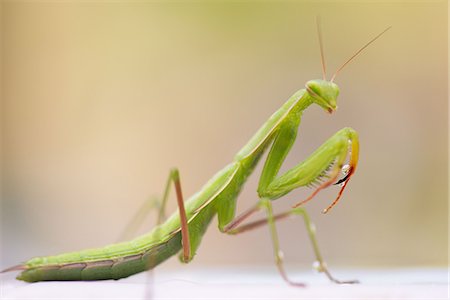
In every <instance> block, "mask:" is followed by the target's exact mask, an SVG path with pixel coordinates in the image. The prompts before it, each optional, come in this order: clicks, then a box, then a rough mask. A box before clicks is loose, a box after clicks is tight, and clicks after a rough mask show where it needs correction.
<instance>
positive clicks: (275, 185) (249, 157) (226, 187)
mask: <svg viewBox="0 0 450 300" xmlns="http://www.w3.org/2000/svg"><path fill="white" fill-rule="evenodd" d="M317 27H318V36H319V44H320V54H321V62H322V74H323V78H322V79H314V80H310V81H308V82H306V84H305V88H302V89H300V90H298V91H297V92H295V93H294V94H293V95H292V96H291V97H290V98H289V99H288V100H287V101H286V102H285V103H284V104H283V105H282V106H281V107H280V108H279V109H278V110H277V111H276V112H275V113H274V114H273V115H272V116H271V117H270V118H269V119H268V120H267V121H266V122H265V123H264V124H263V125H262V127H261V128H260V129H259V130H258V131H257V132H256V133H255V134H254V136H253V137H252V138H251V139H250V141H249V142H248V143H247V144H246V145H244V146H243V147H242V149H241V150H240V151H239V152H238V153H237V154H236V155H235V157H234V159H233V161H232V162H231V163H230V164H228V165H226V166H225V167H224V168H223V169H221V170H220V171H218V172H217V173H216V174H215V175H214V176H213V177H212V178H211V179H210V180H209V181H208V182H207V183H206V184H205V185H204V186H203V187H202V188H201V189H200V191H198V192H197V193H196V194H194V195H193V196H191V197H190V198H189V199H187V200H186V201H184V197H183V192H182V187H181V179H180V173H179V171H178V169H176V168H175V169H172V170H171V171H170V172H169V176H168V179H167V183H166V186H165V189H164V194H163V197H162V199H161V203H160V205H159V218H158V225H157V226H156V227H155V228H154V229H153V230H152V231H150V232H149V233H147V234H144V235H142V236H139V237H137V238H135V239H133V240H131V241H128V242H121V243H117V244H112V245H109V246H105V247H103V248H97V249H87V250H82V251H78V252H70V253H64V254H60V255H55V256H47V257H36V258H32V259H30V260H28V261H26V262H24V263H23V264H20V265H17V266H14V267H11V268H8V269H6V270H4V271H2V272H7V271H21V273H20V274H19V275H18V276H17V279H19V280H23V281H26V282H37V281H48V280H104V279H120V278H124V277H128V276H130V275H133V274H136V273H139V272H143V271H145V270H149V269H152V268H154V267H155V266H157V265H158V264H160V263H162V262H163V261H165V260H167V259H168V258H170V257H171V256H173V255H175V254H177V253H179V254H180V255H179V258H180V260H181V261H182V262H184V263H188V262H190V261H191V260H192V259H193V258H194V256H195V253H196V251H197V249H198V247H199V245H200V242H201V240H202V237H203V235H204V233H205V231H206V229H207V228H208V225H209V224H210V223H211V221H212V219H213V218H214V217H215V216H217V219H218V227H219V230H220V231H221V232H223V233H226V234H232V235H236V234H240V233H243V232H246V231H248V230H252V229H255V228H258V227H260V226H263V225H268V227H269V230H270V235H271V239H272V245H273V250H274V258H275V264H276V266H277V268H278V271H279V273H280V275H281V277H282V278H283V279H284V280H285V281H286V282H287V283H288V284H291V285H295V286H305V284H304V283H302V282H296V281H292V280H291V279H290V278H289V276H288V274H287V273H286V271H285V269H284V264H283V258H282V253H281V250H280V244H279V239H278V234H277V229H276V222H277V221H279V220H282V219H285V218H286V217H288V216H301V217H302V218H303V220H304V223H305V226H306V229H307V232H308V235H309V239H310V241H311V244H312V248H313V252H314V254H315V258H316V261H317V265H318V266H317V269H318V271H319V272H322V273H324V274H325V275H326V276H327V277H328V278H329V279H330V280H331V281H332V282H335V283H339V284H345V283H348V284H349V283H356V282H357V281H356V280H338V279H336V278H335V277H333V276H332V275H331V273H330V271H329V270H328V268H327V266H326V264H325V261H324V259H323V257H322V255H321V253H320V250H319V246H318V243H317V240H316V235H315V229H314V225H313V223H312V222H311V220H310V217H309V215H308V213H307V212H306V210H305V209H304V208H303V207H302V205H303V204H305V203H306V202H308V201H310V200H311V199H313V198H314V197H315V196H316V195H317V194H318V193H319V192H320V191H321V190H323V189H325V188H328V187H330V186H332V185H339V186H340V189H339V192H338V194H337V196H336V198H335V200H334V201H333V202H332V203H331V204H330V205H329V206H328V207H327V208H325V209H324V210H323V213H327V212H328V211H329V210H330V209H331V208H332V207H333V206H334V205H335V204H336V203H337V202H338V201H339V199H340V198H341V196H342V193H343V191H344V189H345V188H346V187H347V184H348V182H349V180H350V178H351V177H352V176H353V175H354V173H355V170H356V167H357V164H358V156H359V139H358V133H357V132H356V131H355V130H353V129H352V128H350V127H346V128H343V129H341V130H339V131H338V132H337V133H335V134H334V135H333V136H332V137H330V138H329V139H328V140H327V141H325V142H324V143H323V144H322V145H321V146H320V147H319V148H317V150H315V151H314V152H313V153H312V154H311V155H310V156H309V157H307V158H306V159H305V160H303V161H302V162H300V163H299V164H297V165H296V166H294V167H292V168H291V169H289V170H288V171H286V172H285V173H283V174H279V171H280V168H281V166H282V164H283V162H284V160H285V158H286V156H287V154H288V153H289V151H290V150H291V147H292V146H293V144H294V142H295V140H296V136H297V132H298V127H299V125H300V122H301V117H302V114H303V112H304V111H305V110H306V109H307V108H308V107H309V106H311V105H313V104H315V105H318V106H320V107H321V108H323V109H324V110H325V111H326V112H328V113H330V114H331V113H333V112H334V111H335V110H336V109H337V104H336V101H337V97H338V95H339V88H338V86H337V85H336V84H335V83H334V80H335V78H336V76H337V75H338V73H339V72H340V71H341V70H342V69H343V68H344V67H345V66H346V65H347V64H348V63H349V62H350V61H352V60H353V59H354V58H355V57H356V56H357V55H358V54H359V53H361V52H362V51H363V50H364V49H365V48H366V47H367V46H368V45H370V44H371V43H373V42H374V41H375V40H377V39H378V38H379V37H380V36H381V35H382V34H384V33H385V32H386V31H387V30H388V29H390V27H388V28H386V29H385V30H384V31H382V32H381V33H379V34H378V35H377V36H375V37H374V38H373V39H371V40H370V41H369V42H368V43H366V44H365V45H364V46H363V47H362V48H360V49H359V50H358V51H357V52H356V53H355V54H354V55H352V56H351V57H350V58H349V59H348V60H347V61H346V62H345V63H344V64H343V65H342V66H341V67H340V68H338V69H337V71H336V72H335V73H334V75H333V76H332V77H331V79H330V80H327V79H326V67H325V59H324V52H323V43H322V36H321V31H320V26H319V22H318V23H317ZM267 151H268V154H267V157H266V160H265V162H264V166H263V169H262V172H261V176H260V178H259V184H258V189H257V194H258V197H259V201H257V203H256V204H255V205H254V206H252V207H251V208H249V209H248V210H246V211H245V212H243V213H242V214H240V215H239V216H237V217H236V202H237V198H238V195H239V193H240V191H241V189H242V187H243V185H244V184H245V183H246V180H247V179H248V177H249V176H250V175H251V174H252V173H253V171H254V168H255V166H256V165H257V163H258V162H259V161H260V159H261V157H262V155H263V154H264V153H265V152H267ZM172 186H173V188H174V189H175V193H176V199H177V204H178V211H177V212H174V213H173V214H172V215H171V216H170V217H169V218H168V219H167V220H164V218H163V217H162V216H164V215H165V207H166V203H167V200H168V197H169V191H170V190H171V188H172ZM300 187H314V191H313V192H312V193H311V194H310V195H309V197H307V198H306V199H304V200H303V201H300V202H298V203H296V204H295V205H293V207H292V209H290V210H289V211H286V212H284V213H280V214H274V213H273V209H272V202H273V201H274V200H277V199H280V198H282V197H283V196H285V195H287V194H288V193H290V192H292V191H293V190H295V189H297V188H300ZM258 211H265V213H266V215H267V216H266V218H264V219H260V220H256V221H251V222H250V221H247V219H248V218H249V217H250V216H252V215H254V214H255V213H256V212H258Z"/></svg>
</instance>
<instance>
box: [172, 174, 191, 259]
mask: <svg viewBox="0 0 450 300" xmlns="http://www.w3.org/2000/svg"><path fill="white" fill-rule="evenodd" d="M174 183H175V191H176V193H177V202H178V210H179V212H180V223H181V240H182V243H183V259H184V261H189V257H190V255H191V243H190V241H189V229H188V225H187V217H186V210H185V209H184V201H183V193H182V192H181V184H180V180H179V179H178V178H177V179H176V180H175V181H174Z"/></svg>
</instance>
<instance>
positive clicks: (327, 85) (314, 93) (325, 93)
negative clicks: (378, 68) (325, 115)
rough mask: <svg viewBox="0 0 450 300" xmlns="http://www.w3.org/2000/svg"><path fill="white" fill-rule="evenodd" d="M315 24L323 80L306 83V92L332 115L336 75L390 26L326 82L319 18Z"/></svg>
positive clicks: (334, 103)
mask: <svg viewBox="0 0 450 300" xmlns="http://www.w3.org/2000/svg"><path fill="white" fill-rule="evenodd" d="M316 22H317V35H318V37H319V46H320V61H321V63H322V75H323V79H314V80H310V81H308V82H307V83H306V91H307V92H308V94H309V95H310V96H311V98H312V100H313V102H314V103H316V104H318V105H319V106H321V107H322V108H323V109H325V110H326V111H327V112H329V113H332V112H333V111H335V110H336V109H337V105H336V99H337V97H338V95H339V88H338V86H337V85H336V84H335V83H334V82H333V81H334V79H335V78H336V76H337V75H338V73H339V72H340V71H341V70H342V69H343V68H344V67H345V66H346V65H348V63H349V62H351V61H352V60H353V59H354V58H355V57H356V56H358V55H359V54H360V53H361V52H362V51H363V50H364V49H365V48H367V46H369V45H370V44H372V43H373V42H374V41H375V40H376V39H378V38H379V37H380V36H381V35H383V34H384V33H385V32H386V31H388V30H389V29H390V28H391V26H389V27H388V28H386V29H385V30H383V31H382V32H381V33H379V34H378V35H377V36H375V37H374V38H372V39H371V40H370V41H369V42H368V43H366V44H365V45H364V46H362V47H361V48H360V49H359V50H358V51H356V53H355V54H353V55H352V56H351V57H350V58H349V59H348V60H347V61H346V62H345V63H343V64H342V65H341V66H340V67H339V68H338V69H337V71H336V72H335V73H334V75H333V76H332V77H331V80H330V81H328V80H327V79H326V77H327V75H326V66H325V55H324V52H323V42H322V30H321V28H320V20H319V17H317V18H316Z"/></svg>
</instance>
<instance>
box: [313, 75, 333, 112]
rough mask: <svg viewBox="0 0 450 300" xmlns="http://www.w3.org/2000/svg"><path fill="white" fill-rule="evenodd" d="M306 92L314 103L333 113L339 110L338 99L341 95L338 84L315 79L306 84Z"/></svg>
mask: <svg viewBox="0 0 450 300" xmlns="http://www.w3.org/2000/svg"><path fill="white" fill-rule="evenodd" d="M306 91H307V92H308V94H309V95H310V96H311V98H312V100H313V102H314V103H316V104H317V105H319V106H320V107H322V108H323V109H325V110H326V111H327V112H329V113H332V112H334V111H335V110H336V109H337V104H336V99H337V97H338V95H339V88H338V86H337V84H335V83H334V82H332V81H327V80H323V79H314V80H310V81H308V82H307V83H306Z"/></svg>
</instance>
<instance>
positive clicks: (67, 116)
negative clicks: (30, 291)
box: [1, 1, 448, 270]
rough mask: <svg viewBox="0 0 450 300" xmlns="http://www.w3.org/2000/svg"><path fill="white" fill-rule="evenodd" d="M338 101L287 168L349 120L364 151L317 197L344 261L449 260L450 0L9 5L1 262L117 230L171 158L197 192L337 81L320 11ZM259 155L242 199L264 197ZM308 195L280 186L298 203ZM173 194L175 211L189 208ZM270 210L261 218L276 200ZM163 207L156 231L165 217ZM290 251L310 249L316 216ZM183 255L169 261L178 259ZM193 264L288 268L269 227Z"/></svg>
mask: <svg viewBox="0 0 450 300" xmlns="http://www.w3.org/2000/svg"><path fill="white" fill-rule="evenodd" d="M316 15H320V16H321V19H322V28H323V40H324V46H325V56H326V61H327V67H328V70H329V72H328V73H329V75H328V76H329V77H330V76H331V74H332V73H333V72H334V71H335V70H336V69H337V68H338V67H339V66H340V65H341V64H342V63H343V62H344V61H345V60H346V59H347V58H348V57H350V56H351V55H352V54H354V52H355V51H356V50H357V49H359V48H360V47H361V46H362V45H363V44H364V43H366V42H367V41H368V40H370V39H371V38H372V37H373V36H375V35H376V34H378V33H379V32H381V31H382V30H383V29H385V28H386V27H387V26H390V25H391V26H392V29H391V30H390V31H388V32H387V33H386V34H385V35H384V36H383V37H382V38H381V39H379V40H377V41H376V42H375V43H374V44H373V45H371V46H370V47H369V48H368V49H367V50H366V51H365V52H364V53H363V54H362V55H361V56H359V57H358V58H357V59H356V60H355V61H354V62H353V63H352V64H350V65H349V66H348V67H346V68H345V69H344V70H343V71H342V73H341V74H340V75H339V76H338V77H337V79H336V83H337V84H338V85H339V87H340V89H341V94H340V97H339V99H338V105H339V109H338V111H337V112H336V113H335V114H333V115H331V116H330V115H328V114H326V113H324V112H323V110H322V109H320V108H319V107H315V106H313V107H310V108H309V109H308V110H307V111H306V112H305V113H304V117H303V120H302V124H301V125H300V126H301V127H300V131H299V137H298V139H297V142H296V145H295V147H294V148H293V149H292V151H291V153H290V154H289V156H288V158H287V160H286V162H285V164H284V166H283V169H282V171H285V170H287V169H289V168H291V167H293V166H294V165H296V164H297V163H298V162H300V161H301V160H303V159H304V158H305V157H307V156H308V155H309V154H310V153H311V152H312V151H313V150H314V149H316V148H317V147H318V146H319V145H320V144H321V143H322V142H323V141H325V140H326V139H327V138H329V137H330V136H331V135H332V134H334V133H335V132H336V131H337V130H339V129H340V128H342V127H344V126H351V127H353V128H354V129H356V130H357V131H358V132H359V134H360V138H361V153H360V164H359V168H358V170H357V172H356V175H355V176H354V177H353V179H352V180H351V181H350V183H349V185H348V187H347V189H346V192H345V194H344V196H343V198H342V200H341V201H340V203H339V204H338V205H337V206H336V207H335V208H334V209H333V210H332V211H331V212H330V213H329V214H327V215H322V214H321V213H320V212H321V210H322V209H323V208H325V207H326V206H328V204H329V203H330V202H331V201H332V200H333V199H334V197H335V195H336V193H337V191H338V189H337V188H331V189H328V190H327V191H324V192H322V193H320V194H319V195H318V197H316V198H315V199H314V201H311V202H310V203H309V204H308V205H307V206H306V207H307V209H308V210H309V212H310V213H311V216H312V219H313V220H314V222H315V223H316V226H317V231H318V239H319V243H320V245H321V248H322V251H323V255H324V256H325V258H326V260H327V261H328V264H329V265H331V266H341V267H347V266H349V267H365V266H367V267H375V266H376V267H380V266H381V267H383V266H385V267H397V266H399V267H402V266H444V265H447V253H448V252H447V249H448V247H447V245H448V244H447V238H448V232H447V228H448V227H447V216H448V207H447V206H448V204H447V196H448V195H447V191H448V189H447V185H448V173H447V166H448V161H447V153H448V148H447V147H448V140H447V137H448V131H447V130H448V129H447V125H448V119H447V118H448V116H447V113H448V106H447V105H448V104H447V103H448V101H447V96H448V95H447V92H448V77H447V76H448V63H447V54H448V52H447V40H448V35H447V2H446V1H411V2H407V1H393V2H392V3H388V2H383V3H375V2H373V1H367V2H366V1H362V2H358V3H356V2H354V1H353V2H350V1H349V2H347V1H342V2H334V1H333V2H331V1H330V2H322V1H320V2H319V3H314V2H312V1H311V2H306V1H305V2H285V3H270V2H267V3H251V2H244V3H239V2H234V3H215V4H213V3H208V2H204V3H201V2H195V3H162V2H161V3H158V2H155V3H141V2H137V3H136V2H135V3H120V2H115V3H89V2H84V1H83V2H78V3H77V2H71V3H69V2H65V3H54V2H48V3H44V2H39V3H37V2H36V3H32V2H14V1H5V2H2V15H1V17H2V22H1V26H2V28H1V34H2V38H1V41H2V48H1V50H2V54H1V57H2V80H1V82H2V99H1V101H2V102H1V112H2V114H1V126H2V136H1V137H2V166H1V170H2V197H1V226H2V228H1V230H2V231H1V244H2V246H1V250H2V253H1V254H2V255H1V265H2V267H6V266H9V265H13V264H17V263H18V262H21V261H24V260H26V259H28V258H30V257H32V256H40V255H50V254H57V253H61V252H66V251H73V250H80V249H83V248H91V247H98V246H103V245H106V244H109V243H113V242H116V241H117V239H118V237H119V234H120V232H121V231H122V230H123V228H124V227H125V226H126V224H127V223H128V222H129V221H130V219H131V218H132V217H133V215H134V214H135V212H136V210H137V209H138V208H139V207H140V206H141V205H142V203H143V201H145V199H148V198H149V197H151V196H159V195H161V194H162V192H163V188H164V183H165V181H166V177H167V175H168V172H169V169H170V168H171V167H174V166H177V167H178V168H179V169H180V172H181V178H182V184H183V189H184V193H185V195H186V196H189V195H192V194H193V193H195V192H196V191H197V190H199V189H200V188H201V186H202V185H203V184H204V183H206V181H207V180H208V179H209V178H210V177H211V176H212V175H214V174H215V172H216V171H218V170H219V169H221V168H222V167H223V166H224V165H226V164H227V163H229V162H230V161H231V160H232V158H233V156H234V154H235V153H236V152H237V151H238V150H239V149H240V148H241V147H242V146H243V145H244V144H245V143H246V142H247V141H248V140H249V138H250V137H251V136H252V135H253V133H254V132H255V131H256V130H257V129H258V128H259V126H260V125H261V124H262V123H263V122H264V121H265V120H267V118H268V117H269V116H270V115H271V114H272V113H273V112H274V111H275V110H276V109H278V108H279V107H280V106H281V105H282V104H283V103H284V101H286V100H287V99H288V98H289V96H290V95H291V94H293V93H294V92H295V91H296V90H298V89H301V88H303V87H304V84H305V82H306V81H308V80H310V79H315V78H321V65H320V52H319V47H318V38H317V33H316V27H315V26H316V25H315V17H316ZM260 172H261V166H259V167H258V168H257V169H256V170H255V174H254V176H252V177H251V179H250V181H249V183H248V184H247V185H246V186H245V189H244V191H243V192H242V194H241V196H240V198H239V201H238V211H243V210H245V209H246V208H248V207H250V206H251V205H252V204H253V203H255V202H256V201H257V197H256V186H257V182H258V178H259V174H260ZM309 193H310V191H309V190H298V191H295V192H292V193H291V194H289V195H288V196H286V197H284V198H282V199H279V200H277V201H276V202H275V203H274V205H275V210H276V211H283V210H284V209H287V208H289V207H290V206H291V205H292V204H293V203H295V202H298V201H299V200H300V199H302V198H303V197H305V196H306V195H308V194H309ZM175 202H176V201H175V199H174V198H171V200H170V205H169V210H170V212H173V211H175V210H176V204H175ZM261 216H262V215H261ZM155 219H156V217H155V214H153V215H152V216H151V217H149V219H148V221H147V222H146V223H145V224H144V225H143V226H142V228H141V229H140V231H139V232H137V233H136V234H140V233H143V232H146V231H148V230H149V229H150V228H151V226H153V224H154V222H155ZM278 229H279V232H280V236H281V244H282V249H283V250H284V252H285V258H286V261H287V262H288V263H289V265H290V266H291V267H290V268H289V270H295V268H293V267H292V266H293V265H295V264H308V265H309V264H310V263H312V261H313V254H312V251H311V247H310V244H309V242H308V239H307V235H306V232H305V229H304V226H303V222H302V221H301V220H298V219H297V220H296V219H293V220H289V221H286V222H281V223H279V227H278ZM178 265H179V264H178V260H177V259H171V260H170V261H169V262H168V263H167V264H165V266H166V267H170V266H173V267H178ZM192 265H194V266H216V265H228V266H232V265H253V266H256V265H268V266H272V265H273V256H272V246H271V242H270V236H269V231H268V229H267V228H261V229H260V230H256V231H254V232H250V233H247V234H243V235H240V236H227V235H224V234H220V233H219V232H218V230H217V228H216V221H213V223H212V224H211V227H210V229H209V230H208V231H207V233H206V235H205V237H204V239H203V243H202V245H201V246H200V248H199V251H198V253H197V256H196V257H195V259H194V260H193V262H192Z"/></svg>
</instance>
